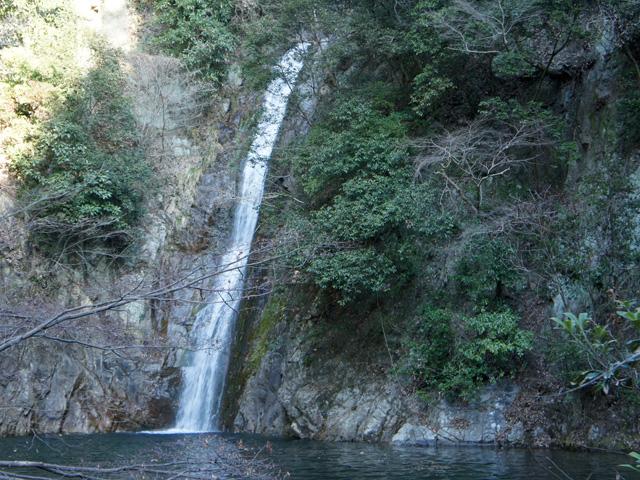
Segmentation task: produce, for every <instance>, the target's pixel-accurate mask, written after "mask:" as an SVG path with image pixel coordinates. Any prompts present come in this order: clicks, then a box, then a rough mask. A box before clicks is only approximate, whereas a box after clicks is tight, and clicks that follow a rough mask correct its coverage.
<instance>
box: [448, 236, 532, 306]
mask: <svg viewBox="0 0 640 480" xmlns="http://www.w3.org/2000/svg"><path fill="white" fill-rule="evenodd" d="M515 255H516V251H515V249H514V248H513V246H511V245H509V244H508V243H506V242H505V241H504V240H500V239H491V238H486V237H483V238H479V239H475V240H473V241H472V242H470V243H468V244H467V245H466V248H465V250H464V252H463V253H462V255H461V258H460V260H459V261H458V265H457V268H456V273H455V275H454V279H455V280H456V283H457V285H458V291H459V292H460V293H462V294H464V295H466V296H468V298H469V299H470V300H471V301H472V302H474V304H475V305H483V306H486V305H488V304H489V302H491V301H496V300H498V299H499V298H500V296H502V295H503V293H504V289H506V288H509V289H513V290H518V289H519V287H520V286H521V283H522V279H521V277H520V275H519V274H518V272H517V270H516V268H515V266H514V260H515Z"/></svg>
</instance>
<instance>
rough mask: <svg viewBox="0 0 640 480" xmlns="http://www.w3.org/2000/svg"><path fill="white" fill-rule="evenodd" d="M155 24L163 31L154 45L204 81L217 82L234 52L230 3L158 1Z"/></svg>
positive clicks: (183, 0)
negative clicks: (174, 57)
mask: <svg viewBox="0 0 640 480" xmlns="http://www.w3.org/2000/svg"><path fill="white" fill-rule="evenodd" d="M154 8H155V14H156V22H157V23H159V24H160V25H162V27H163V29H162V31H161V32H160V33H159V34H158V36H157V37H156V38H155V40H154V41H155V43H156V44H157V45H159V46H161V47H162V48H164V49H165V50H166V51H168V52H170V53H172V54H174V55H177V56H179V57H180V58H182V60H183V61H184V62H185V64H186V65H187V67H188V68H190V69H191V70H194V71H198V72H200V74H201V75H202V77H203V78H204V79H206V80H209V81H213V82H219V81H220V80H221V79H222V76H223V75H224V73H225V71H226V65H227V63H228V61H229V59H230V55H231V53H232V52H233V49H234V48H235V44H236V39H235V36H234V34H233V33H232V31H231V25H230V22H231V18H232V13H233V4H232V2H231V1H230V0H216V1H208V0H159V1H157V2H155V4H154Z"/></svg>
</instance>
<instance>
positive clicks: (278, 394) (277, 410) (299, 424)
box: [235, 352, 406, 441]
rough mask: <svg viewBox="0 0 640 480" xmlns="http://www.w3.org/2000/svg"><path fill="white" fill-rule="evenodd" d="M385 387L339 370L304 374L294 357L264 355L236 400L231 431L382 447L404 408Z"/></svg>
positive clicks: (397, 390) (377, 380) (350, 371)
mask: <svg viewBox="0 0 640 480" xmlns="http://www.w3.org/2000/svg"><path fill="white" fill-rule="evenodd" d="M356 377H357V378H356ZM385 383H386V382H381V379H380V378H366V377H364V378H363V377H362V376H361V375H360V373H358V372H355V371H354V370H353V369H352V368H350V367H348V366H346V365H344V364H333V365H325V366H324V367H322V368H321V369H320V370H316V369H313V368H312V369H309V368H305V367H304V366H303V365H301V364H300V363H298V362H297V361H296V355H295V354H294V355H293V356H289V355H287V354H286V353H285V354H283V353H281V352H278V353H268V354H267V355H266V356H265V357H264V359H263V361H262V363H261V364H260V367H259V370H258V372H257V373H256V375H255V376H253V377H252V378H251V379H250V380H249V382H248V385H247V389H246V391H245V394H244V395H243V397H242V398H241V402H240V409H239V412H238V414H237V415H236V418H235V429H236V430H238V431H245V432H256V433H267V434H275V435H287V436H292V437H297V438H304V439H320V440H338V441H388V440H390V439H391V436H392V435H393V433H392V432H394V431H395V430H396V429H397V427H398V425H399V421H400V419H401V418H402V415H403V409H404V408H403V407H405V403H406V402H405V401H404V400H403V398H402V392H401V389H400V388H399V387H398V386H397V385H395V384H393V382H392V381H391V379H388V383H387V384H386V386H382V385H384V384H385Z"/></svg>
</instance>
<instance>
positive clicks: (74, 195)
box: [12, 45, 151, 244]
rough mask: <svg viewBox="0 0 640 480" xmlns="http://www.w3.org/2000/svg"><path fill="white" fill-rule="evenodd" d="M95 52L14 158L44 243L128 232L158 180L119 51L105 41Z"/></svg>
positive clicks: (37, 232)
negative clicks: (146, 154) (141, 140)
mask: <svg viewBox="0 0 640 480" xmlns="http://www.w3.org/2000/svg"><path fill="white" fill-rule="evenodd" d="M93 53H94V64H93V68H92V69H91V70H90V71H89V72H88V73H87V75H86V76H85V77H84V78H82V79H81V80H80V81H78V83H77V84H76V85H75V89H74V90H73V92H72V93H71V94H70V95H68V96H67V97H66V99H65V101H64V102H63V103H62V104H61V105H60V106H59V107H58V109H57V111H56V115H55V116H54V117H53V118H51V119H50V120H48V121H47V122H45V123H44V124H43V125H42V127H41V129H40V130H39V131H38V132H37V133H35V134H34V137H33V140H32V143H31V146H30V147H29V148H26V149H25V150H24V151H23V152H22V153H21V154H20V155H16V156H15V157H14V158H13V162H12V169H13V172H14V174H15V175H16V176H18V177H19V178H20V179H21V180H22V183H23V186H24V192H23V195H22V198H23V201H24V202H25V203H26V204H27V211H28V212H29V214H30V216H31V218H30V222H31V228H32V232H33V233H34V234H35V235H37V236H38V238H39V239H40V242H41V243H44V244H48V243H57V242H59V241H60V240H61V239H64V238H75V239H85V240H86V239H88V238H96V237H100V236H104V237H105V238H107V237H110V236H112V235H115V236H118V237H125V238H126V237H127V236H128V235H129V234H128V233H126V232H123V231H122V230H123V229H125V230H126V229H127V228H129V227H131V226H132V225H133V224H134V223H135V221H136V220H137V219H138V217H139V216H140V214H141V210H142V198H143V192H144V191H145V189H148V188H149V187H150V186H151V182H150V167H149V165H148V164H147V163H146V162H145V160H144V156H143V152H142V150H141V148H140V147H139V144H138V134H137V131H136V129H135V123H134V118H133V115H132V113H131V111H130V106H129V101H128V99H127V98H126V96H125V95H124V93H123V92H124V77H123V73H122V71H121V67H120V63H119V58H118V55H117V53H116V52H115V51H113V50H110V49H108V48H105V47H101V46H98V45H96V46H95V47H94V52H93ZM29 205H32V206H33V205H37V207H34V208H31V207H29Z"/></svg>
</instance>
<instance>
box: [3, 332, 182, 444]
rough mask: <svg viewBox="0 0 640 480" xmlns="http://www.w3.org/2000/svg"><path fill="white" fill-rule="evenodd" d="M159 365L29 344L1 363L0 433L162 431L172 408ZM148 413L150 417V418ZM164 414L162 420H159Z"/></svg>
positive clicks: (129, 357) (136, 357) (40, 343)
mask: <svg viewBox="0 0 640 480" xmlns="http://www.w3.org/2000/svg"><path fill="white" fill-rule="evenodd" d="M161 366H162V364H161V362H160V363H159V362H157V361H154V359H150V358H147V357H145V356H144V355H143V353H142V352H137V353H135V354H131V353H129V354H127V355H126V357H125V356H124V355H122V356H117V355H115V354H113V353H111V354H109V353H104V352H103V351H99V350H90V349H86V348H78V347H77V346H73V345H68V344H67V345H62V344H60V345H56V344H55V343H53V344H52V343H51V342H47V341H41V340H34V341H30V342H28V343H25V344H24V345H21V346H18V347H16V349H15V350H13V351H12V352H11V353H10V354H5V355H3V356H2V357H1V358H0V369H1V370H2V371H3V372H11V373H9V374H7V375H4V376H2V378H1V379H0V387H3V388H0V404H1V405H3V406H4V408H3V409H1V410H0V434H1V435H25V434H31V433H33V432H36V433H39V432H45V433H93V432H112V431H119V430H138V429H140V428H143V427H144V428H153V427H159V426H161V425H160V424H159V423H161V422H163V421H165V420H166V418H165V417H166V413H167V412H171V411H172V409H173V406H172V405H171V401H170V399H169V396H170V395H169V394H170V392H171V381H170V379H169V378H168V376H167V374H166V373H165V374H164V376H162V375H161V374H160V369H161ZM151 410H154V411H153V415H152V414H151V413H152V412H151ZM163 413H164V414H165V416H164V417H163Z"/></svg>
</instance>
